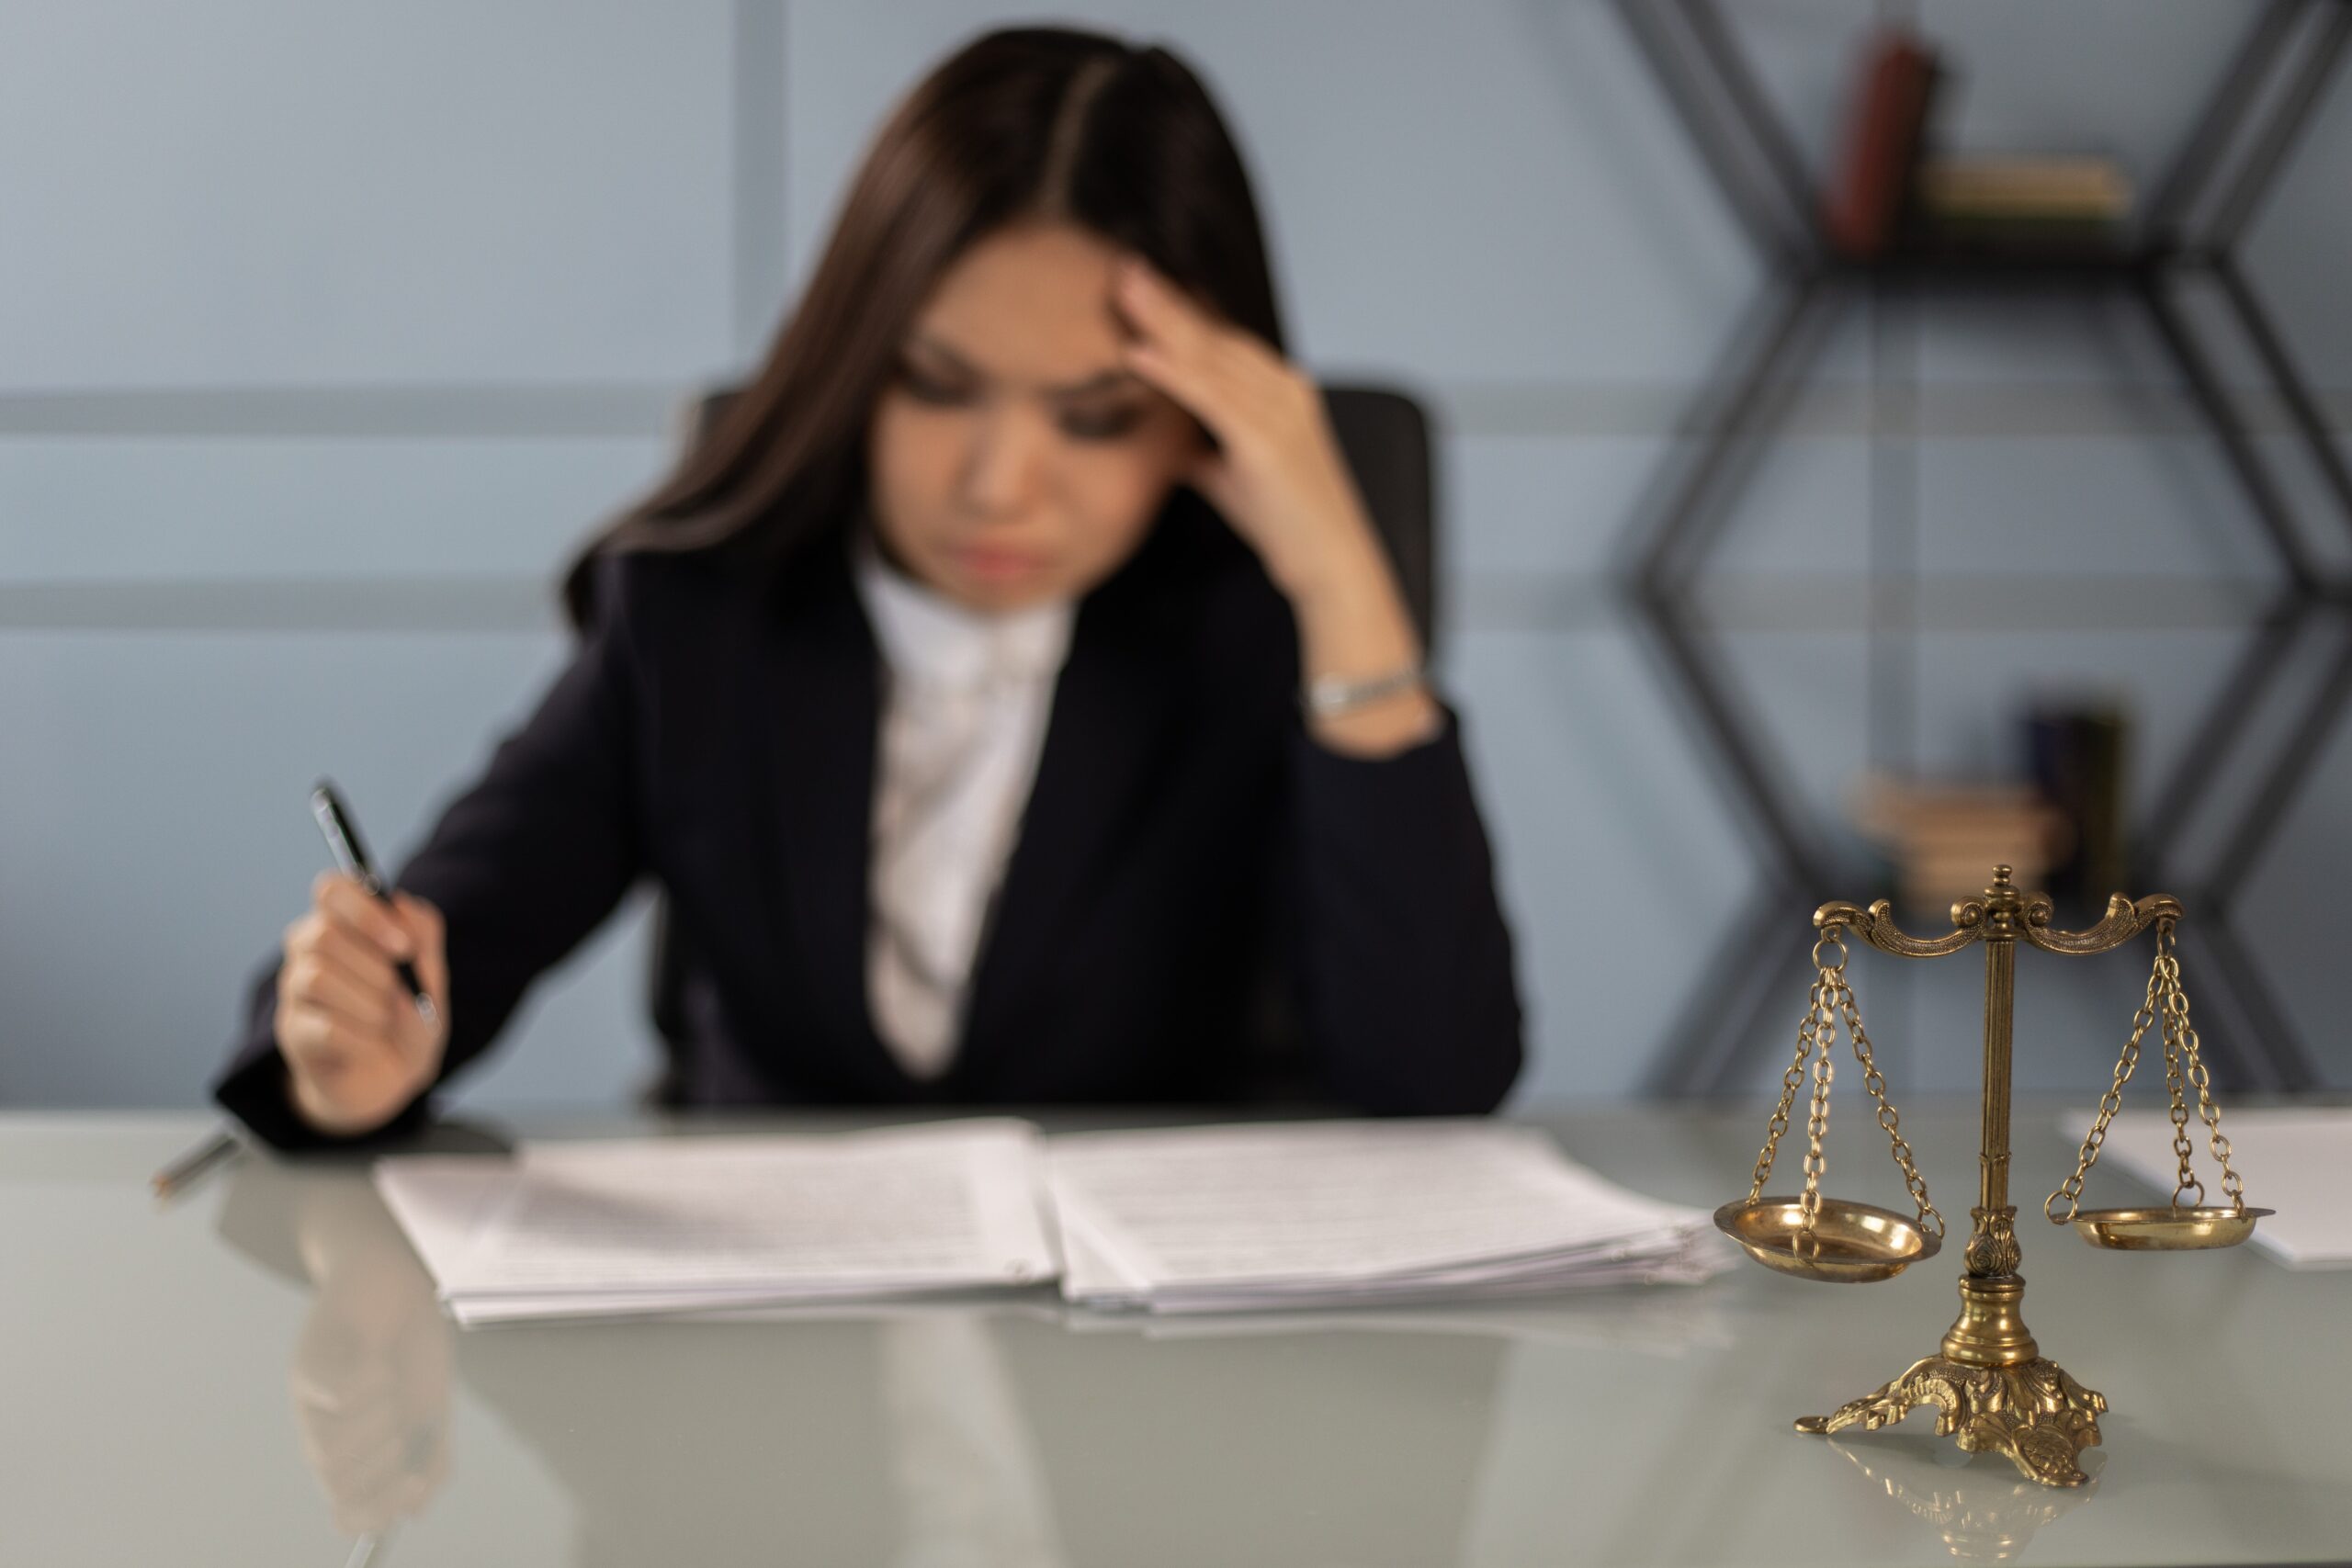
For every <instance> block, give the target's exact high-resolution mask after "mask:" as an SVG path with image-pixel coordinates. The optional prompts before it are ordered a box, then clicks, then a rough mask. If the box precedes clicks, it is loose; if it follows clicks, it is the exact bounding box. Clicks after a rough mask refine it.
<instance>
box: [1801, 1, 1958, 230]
mask: <svg viewBox="0 0 2352 1568" xmlns="http://www.w3.org/2000/svg"><path fill="white" fill-rule="evenodd" d="M1935 81H1936V61H1935V56H1933V55H1932V54H1929V53H1928V51H1927V49H1926V47H1925V46H1924V45H1922V44H1921V43H1920V41H1919V40H1918V39H1916V38H1913V37H1911V36H1910V35H1909V34H1907V33H1899V32H1891V33H1883V34H1881V35H1880V36H1879V37H1878V38H1876V39H1872V40H1871V45H1870V47H1869V49H1868V50H1867V51H1865V52H1864V54H1863V57H1862V69H1861V73H1860V82H1859V84H1858V87H1857V91H1856V93H1855V96H1854V109H1853V113H1852V115H1851V117H1850V118H1849V119H1848V120H1847V122H1846V139H1845V142H1844V145H1843V146H1842V147H1841V148H1840V149H1839V152H1838V164H1837V167H1836V168H1835V169H1834V170H1833V171H1832V172H1831V175H1830V179H1829V187H1828V189H1827V190H1826V192H1825V193H1824V194H1823V197H1822V202H1821V221H1822V228H1823V230H1824V231H1826V234H1827V235H1828V239H1829V243H1830V246H1831V248H1833V249H1834V250H1836V251H1838V253H1839V254H1842V255H1848V256H1851V257H1854V258H1856V259H1857V260H1862V261H1867V260H1869V259H1871V257H1874V256H1878V255H1882V254H1885V252H1886V249H1887V247H1888V246H1890V245H1891V244H1893V243H1894V237H1895V233H1896V231H1897V229H1898V228H1899V227H1900V225H1901V223H1902V220H1903V206H1904V200H1905V197H1906V196H1907V195H1908V194H1909V191H1910V188H1911V175H1912V172H1913V170H1914V169H1915V168H1917V165H1918V162H1919V154H1920V152H1921V150H1922V144H1923V142H1924V141H1925V137H1926V132H1927V128H1928V100H1929V99H1930V98H1931V97H1932V96H1934V93H1935Z"/></svg>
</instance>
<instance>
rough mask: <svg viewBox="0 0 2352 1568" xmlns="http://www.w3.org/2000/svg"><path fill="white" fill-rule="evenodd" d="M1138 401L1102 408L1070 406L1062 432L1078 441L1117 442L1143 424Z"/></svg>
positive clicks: (1062, 421) (1064, 417)
mask: <svg viewBox="0 0 2352 1568" xmlns="http://www.w3.org/2000/svg"><path fill="white" fill-rule="evenodd" d="M1144 412H1145V409H1144V405H1143V404H1141V403H1139V402H1126V403H1113V404H1108V405H1105V406H1104V407H1102V408H1093V409H1071V410H1069V411H1068V412H1065V413H1063V415H1062V416H1061V427H1062V434H1065V435H1068V436H1069V437H1071V438H1072V439H1074V440H1078V441H1116V440H1118V439H1119V438H1120V437H1122V436H1125V435H1129V434H1134V432H1135V430H1136V426H1138V425H1140V424H1141V423H1143V416H1144Z"/></svg>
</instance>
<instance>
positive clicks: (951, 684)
mask: <svg viewBox="0 0 2352 1568" xmlns="http://www.w3.org/2000/svg"><path fill="white" fill-rule="evenodd" d="M854 555H855V559H854V568H855V575H856V580H857V592H858V597H859V598H860V599H861V600H863V601H864V603H865V616H866V619H867V620H868V621H869V622H871V623H872V624H873V626H874V636H875V640H876V642H877V643H878V644H879V645H880V646H881V649H882V658H883V660H884V662H886V663H887V664H888V665H889V667H890V672H891V674H892V675H894V676H895V677H897V678H898V679H899V680H901V681H905V682H910V683H913V684H916V685H922V686H927V687H935V688H944V689H946V690H951V691H963V690H972V689H976V688H978V687H982V686H987V685H989V684H993V683H995V682H1005V681H1016V682H1017V681H1023V680H1030V681H1036V680H1043V679H1046V677H1048V676H1051V675H1052V674H1054V673H1055V672H1056V671H1058V670H1060V669H1061V666H1062V660H1064V659H1065V658H1067V657H1068V656H1069V637H1070V626H1071V623H1072V621H1073V620H1074V619H1075V615H1074V610H1073V606H1072V605H1071V604H1070V603H1069V601H1068V600H1057V601H1055V602H1053V603H1051V604H1038V605H1035V606H1032V607H1031V608H1028V609H1025V610H1010V611H1005V612H1001V613H994V614H992V613H990V612H988V611H984V610H974V609H970V608H967V606H965V605H962V604H956V603H955V602H954V601H953V600H951V599H948V598H946V597H945V596H944V595H943V594H941V593H939V592H935V591H933V590H932V589H930V588H926V587H924V586H923V585H922V583H920V582H917V581H915V580H914V579H913V578H911V577H909V576H908V575H907V574H906V573H904V572H902V571H900V570H898V569H897V568H896V567H893V566H892V565H890V564H889V562H888V561H886V560H884V559H883V558H882V552H881V551H880V550H879V549H877V548H876V547H875V543H874V539H873V536H871V535H870V534H869V533H867V532H865V531H864V530H860V531H859V533H858V536H857V541H856V544H855V546H854Z"/></svg>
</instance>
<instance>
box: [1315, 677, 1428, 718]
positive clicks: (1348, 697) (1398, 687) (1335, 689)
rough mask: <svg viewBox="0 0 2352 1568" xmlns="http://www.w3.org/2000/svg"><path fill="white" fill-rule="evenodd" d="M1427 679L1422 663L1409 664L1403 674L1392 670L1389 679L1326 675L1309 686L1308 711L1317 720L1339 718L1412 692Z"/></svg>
mask: <svg viewBox="0 0 2352 1568" xmlns="http://www.w3.org/2000/svg"><path fill="white" fill-rule="evenodd" d="M1427 679H1428V676H1427V674H1426V673H1425V672H1424V671H1423V670H1422V669H1421V667H1420V665H1419V664H1418V663H1416V664H1408V665H1407V666H1405V668H1404V669H1402V670H1392V671H1389V672H1388V673H1386V674H1385V675H1374V676H1370V677H1367V678H1365V679H1363V680H1357V681H1351V680H1349V679H1347V678H1346V677H1345V676H1341V675H1325V676H1323V677H1321V678H1320V679H1318V680H1316V681H1313V682H1309V683H1308V684H1307V688H1306V711H1307V712H1309V713H1311V714H1313V715H1314V716H1316V717H1317V718H1337V717H1339V716H1340V715H1341V714H1348V713H1353V712H1355V711H1356V710H1357V709H1358V708H1364V707H1370V706H1371V705H1373V704H1374V703H1376V702H1380V701H1382V700H1383V699H1385V698H1387V697H1393V696H1395V695H1397V694H1398V693H1400V692H1409V691H1411V690H1413V689H1414V688H1415V687H1417V686H1419V685H1420V684H1422V682H1424V681H1426V680H1427Z"/></svg>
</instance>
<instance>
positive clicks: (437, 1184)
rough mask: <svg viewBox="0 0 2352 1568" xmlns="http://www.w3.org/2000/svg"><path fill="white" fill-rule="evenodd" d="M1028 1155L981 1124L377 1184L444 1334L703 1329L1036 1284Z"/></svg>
mask: <svg viewBox="0 0 2352 1568" xmlns="http://www.w3.org/2000/svg"><path fill="white" fill-rule="evenodd" d="M1036 1138H1037V1132H1036V1129H1035V1127H1033V1126H1031V1125H1030V1124H1029V1123H1027V1122H1019V1121H1013V1120H1010V1119H1001V1118H989V1119H976V1120H969V1121H961V1122H936V1123H928V1124H918V1125H914V1126H907V1127H897V1128H889V1129H885V1130H881V1131H876V1132H861V1133H835V1134H802V1135H797V1136H783V1137H756V1138H754V1137H741V1138H733V1137H721V1138H694V1139H643V1140H631V1141H624V1142H606V1143H587V1144H550V1145H532V1146H530V1147H527V1148H526V1149H525V1151H524V1152H523V1153H522V1154H521V1156H519V1157H517V1158H515V1159H511V1160H510V1159H485V1158H483V1157H481V1156H431V1155H424V1156H403V1157H399V1158H393V1159H387V1160H383V1161H380V1162H379V1164H378V1166H377V1168H376V1182H377V1187H378V1189H379V1191H381V1192H382V1194H383V1197H384V1201H385V1202H386V1203H387V1204H388V1205H389V1206H390V1209H391V1211H392V1213H393V1214H394V1215H395V1216H397V1217H398V1218H399V1220H400V1222H401V1226H402V1228H404V1229H405V1230H406V1231H407V1232H408V1235H409V1239H410V1240H411V1242H413V1244H414V1245H415V1247H416V1249H417V1252H418V1253H419V1255H420V1256H421V1257H422V1258H424V1265H425V1267H426V1269H429V1270H430V1271H431V1273H432V1275H433V1278H434V1280H435V1283H436V1284H437V1285H438V1286H439V1287H440V1292H441V1295H442V1298H443V1300H444V1301H446V1302H447V1303H448V1306H449V1309H450V1312H451V1314H452V1315H454V1316H455V1317H456V1318H457V1319H458V1322H460V1323H468V1324H471V1323H490V1322H500V1321H506V1320H512V1319H517V1318H545V1317H566V1316H583V1315H601V1314H639V1313H656V1312H689V1311H691V1312H707V1311H712V1310H724V1309H741V1308H746V1307H758V1306H770V1305H777V1304H785V1303H807V1302H819V1301H827V1300H838V1299H842V1298H847V1297H857V1298H874V1297H888V1296H901V1295H910V1294H915V1293H920V1292H940V1291H955V1290H968V1289H972V1288H976V1287H980V1286H1003V1285H1019V1284H1032V1283H1037V1282H1041V1281H1046V1280H1052V1279H1053V1278H1054V1277H1055V1275H1056V1274H1057V1272H1058V1271H1059V1270H1058V1267H1057V1259H1056V1258H1055V1255H1054V1251H1053V1247H1052V1244H1051V1241H1050V1239H1049V1236H1048V1234H1047V1230H1046V1224H1045V1223H1044V1220H1043V1217H1042V1216H1041V1215H1040V1213H1039V1212H1038V1198H1039V1193H1038V1185H1037V1164H1036Z"/></svg>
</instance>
